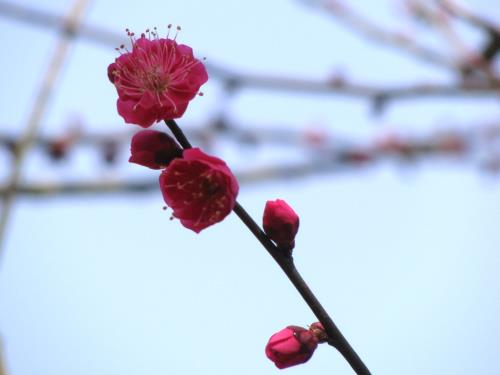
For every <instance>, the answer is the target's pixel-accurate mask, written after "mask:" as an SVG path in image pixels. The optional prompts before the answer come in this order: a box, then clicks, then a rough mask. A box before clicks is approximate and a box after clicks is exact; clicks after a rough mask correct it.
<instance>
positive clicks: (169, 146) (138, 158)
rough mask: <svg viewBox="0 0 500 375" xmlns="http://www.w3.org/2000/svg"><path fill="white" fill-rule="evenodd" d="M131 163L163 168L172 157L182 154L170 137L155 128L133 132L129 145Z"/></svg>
mask: <svg viewBox="0 0 500 375" xmlns="http://www.w3.org/2000/svg"><path fill="white" fill-rule="evenodd" d="M130 151H131V153H132V156H130V159H129V160H128V161H129V162H131V163H135V164H139V165H143V166H145V167H148V168H151V169H162V168H165V167H166V166H167V165H168V164H169V163H170V162H171V161H172V160H173V159H175V158H178V157H181V156H182V150H181V148H180V147H179V146H178V145H177V143H176V142H175V141H174V139H173V138H172V137H170V136H169V135H167V134H165V133H162V132H159V131H156V130H143V131H140V132H139V133H137V134H135V135H134V136H133V138H132V144H131V147H130Z"/></svg>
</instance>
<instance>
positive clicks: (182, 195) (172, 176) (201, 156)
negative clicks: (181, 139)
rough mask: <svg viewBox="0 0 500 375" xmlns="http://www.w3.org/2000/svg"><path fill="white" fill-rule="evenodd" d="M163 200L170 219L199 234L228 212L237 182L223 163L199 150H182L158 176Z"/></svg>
mask: <svg viewBox="0 0 500 375" xmlns="http://www.w3.org/2000/svg"><path fill="white" fill-rule="evenodd" d="M160 188H161V191H162V194H163V199H164V200H165V202H166V203H167V205H168V206H170V207H171V208H172V209H173V211H174V213H173V216H174V217H176V218H178V219H180V221H181V224H182V225H184V226H185V227H186V228H188V229H191V230H193V231H195V232H196V233H199V232H200V231H202V230H203V229H205V228H206V227H208V226H210V225H212V224H215V223H218V222H219V221H222V220H223V219H224V218H225V217H226V216H227V215H229V213H231V211H232V209H233V207H234V204H235V202H236V196H237V195H238V189H239V187H238V181H236V178H235V177H234V175H233V174H232V173H231V170H230V169H229V168H228V166H227V165H226V163H225V162H224V161H222V160H221V159H219V158H216V157H213V156H209V155H207V154H205V153H204V152H202V151H201V150H200V149H198V148H191V149H188V150H184V152H183V158H182V159H175V160H173V161H172V162H171V163H170V164H169V165H168V167H167V168H166V169H165V170H164V171H163V173H162V174H161V176H160Z"/></svg>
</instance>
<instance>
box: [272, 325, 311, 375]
mask: <svg viewBox="0 0 500 375" xmlns="http://www.w3.org/2000/svg"><path fill="white" fill-rule="evenodd" d="M317 346H318V340H317V339H316V336H315V335H314V334H313V333H312V332H310V331H308V330H307V329H305V328H302V327H296V326H288V327H286V328H285V329H282V330H281V331H279V332H278V333H275V334H274V335H272V336H271V338H270V339H269V342H268V343H267V345H266V355H267V358H269V359H270V360H271V361H273V362H274V364H275V365H276V367H277V368H279V369H283V368H287V367H291V366H295V365H298V364H301V363H304V362H307V361H308V360H309V358H311V356H312V355H313V353H314V351H315V350H316V347H317Z"/></svg>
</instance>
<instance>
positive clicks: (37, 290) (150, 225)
mask: <svg viewBox="0 0 500 375" xmlns="http://www.w3.org/2000/svg"><path fill="white" fill-rule="evenodd" d="M19 3H23V4H32V5H36V6H38V7H43V8H45V9H47V10H52V11H56V12H62V11H64V10H65V9H67V8H68V6H69V3H68V1H66V0H53V1H49V0H44V1H37V2H35V1H27V0H23V1H19ZM360 3H361V4H363V7H362V9H363V11H365V12H366V13H367V14H370V15H372V16H374V17H376V18H377V19H379V20H382V21H383V22H384V23H386V24H387V25H389V26H391V25H393V26H394V25H395V24H394V20H395V19H396V18H397V13H395V11H394V10H390V9H391V8H390V7H386V5H387V4H392V3H393V2H390V1H383V2H382V1H380V2H376V4H377V5H375V2H368V1H366V2H360ZM470 3H472V2H470ZM493 3H498V2H496V1H495V2H493ZM491 4H492V2H491V1H486V0H483V1H477V2H474V5H475V6H477V7H478V8H479V9H482V10H483V11H484V12H488V11H490V10H491ZM497 5H498V4H497ZM392 9H394V8H392ZM86 22H89V23H92V24H96V25H100V26H103V27H107V28H109V29H111V30H121V29H125V28H126V27H129V28H131V29H134V30H137V31H141V30H143V29H146V28H148V27H151V26H155V25H156V26H158V27H161V26H162V25H166V24H168V23H173V24H180V25H182V27H183V31H182V33H181V35H180V36H179V39H180V41H181V42H183V43H186V44H189V45H191V46H192V47H193V48H194V50H195V51H196V52H197V53H198V55H199V56H207V58H208V60H209V61H213V62H220V63H224V64H226V65H228V66H231V67H234V68H235V69H236V68H237V69H242V70H245V71H253V72H266V73H267V72H269V73H273V72H274V73H282V74H289V75H298V76H301V77H312V78H321V77H323V76H325V75H327V74H328V73H329V72H331V71H333V70H334V69H335V68H336V67H339V68H341V69H342V71H344V72H345V73H346V74H347V75H348V77H351V78H352V79H355V80H359V81H369V82H374V83H377V82H390V83H398V82H402V83H411V82H414V81H419V80H421V79H429V80H440V81H446V80H448V79H450V78H451V77H450V76H449V75H448V74H447V73H445V72H443V71H442V70H440V69H436V68H433V67H430V66H425V65H421V64H416V63H415V62H414V61H413V60H411V59H408V58H405V57H402V56H401V55H398V54H397V53H393V52H392V51H390V50H387V49H383V48H380V47H378V46H374V45H371V44H367V43H366V42H365V41H364V40H362V39H358V38H357V37H355V36H353V35H352V34H351V33H349V32H347V31H346V30H345V29H343V28H341V27H339V26H338V25H336V24H335V23H334V22H333V21H332V20H331V19H330V18H329V17H328V16H326V15H323V14H321V13H320V12H318V11H317V10H314V9H312V8H308V7H304V6H303V4H302V3H301V2H299V1H292V0H276V1H273V2H269V1H264V0H258V1H252V2H239V1H224V0H217V1H200V0H198V1H196V0H184V1H175V2H174V1H170V0H169V1H154V0H143V1H141V2H140V3H138V2H132V1H123V2H120V3H117V2H110V1H107V2H106V1H102V0H94V1H93V4H92V6H91V8H90V10H89V12H88V15H87V17H86ZM0 29H1V31H2V33H1V35H2V36H1V40H2V46H3V51H4V53H3V58H2V60H1V62H0V65H1V69H0V82H2V87H3V89H2V91H1V101H0V126H1V127H2V130H4V128H3V127H6V128H7V130H9V131H12V132H17V131H20V130H21V129H22V127H23V126H24V123H25V121H26V119H27V116H28V111H29V108H30V105H31V104H32V101H33V98H34V93H35V90H36V85H37V83H39V82H40V79H41V75H42V74H43V72H44V70H45V68H46V64H47V61H48V59H49V56H50V53H51V51H52V50H53V47H54V43H55V38H56V34H55V33H53V32H50V31H48V30H45V29H39V28H37V27H29V26H27V25H24V24H19V23H15V22H10V21H7V20H5V19H4V18H0ZM476 37H477V36H476V35H470V38H471V39H470V40H474V39H475V38H476ZM115 56H116V54H115V51H114V50H113V49H112V48H109V49H106V48H103V47H102V46H98V45H94V44H92V43H90V42H87V41H79V42H78V43H77V44H76V45H75V48H74V49H73V51H72V54H71V59H70V62H69V63H68V64H67V66H66V68H65V71H64V74H63V76H62V78H61V80H60V81H59V89H58V91H57V92H56V94H55V96H54V97H53V100H52V101H51V105H50V108H49V110H48V112H47V114H46V116H45V118H44V121H43V132H44V133H57V131H58V130H60V129H61V128H63V127H64V125H65V122H66V121H67V120H68V119H69V118H71V117H72V116H74V115H75V114H76V115H78V116H80V117H81V118H82V119H83V120H84V123H85V125H86V126H87V127H88V128H89V129H90V130H93V131H103V132H110V131H115V130H116V131H118V130H120V129H122V128H127V127H130V125H126V124H123V122H122V120H121V118H120V117H119V116H118V115H117V113H116V110H115V100H116V93H115V91H114V89H113V87H112V86H111V85H110V84H109V82H108V81H107V79H106V67H107V65H108V64H109V63H110V62H111V61H112V60H113V59H114V58H115ZM203 91H204V93H205V96H203V97H202V98H197V99H196V100H195V101H194V102H193V103H192V104H191V106H190V108H189V109H188V111H187V113H186V116H185V119H181V120H180V121H179V123H180V124H181V126H182V124H183V122H184V121H185V122H186V123H200V122H202V121H203V120H204V119H207V118H208V117H209V116H210V115H213V114H214V111H215V108H216V103H217V100H218V99H219V98H220V96H219V94H220V87H219V86H218V83H217V82H216V81H214V80H212V81H210V82H209V83H208V84H207V85H206V87H205V88H204V89H203ZM499 112H500V111H499V106H498V98H493V99H491V100H481V101H479V100H475V99H464V100H435V99H433V100H422V101H415V102H413V101H408V102H402V103H396V104H395V105H391V106H389V108H388V110H387V111H386V112H385V113H384V115H383V116H382V117H380V118H375V119H374V118H373V117H371V116H370V106H369V104H368V103H367V102H365V101H363V100H358V99H355V100H352V99H346V98H342V97H336V96H331V97H329V96H315V95H303V94H290V93H287V94H284V93H279V92H263V91H258V90H248V91H242V92H241V93H240V94H238V95H237V96H236V97H235V98H233V100H232V101H231V103H230V106H229V108H228V113H229V115H230V117H231V118H233V119H235V120H237V121H238V122H241V123H248V124H256V125H259V124H262V126H265V125H266V124H268V123H278V124H284V125H288V126H290V127H293V128H302V127H304V126H306V125H307V124H310V123H322V124H326V125H328V126H329V127H330V128H331V129H332V131H334V132H338V133H340V134H343V135H346V136H352V137H358V138H360V139H361V138H364V137H370V136H372V135H373V134H375V133H376V132H378V131H381V130H383V129H385V128H395V129H398V130H400V131H401V132H412V133H414V134H427V133H426V132H428V131H430V130H432V129H434V128H440V127H443V125H447V124H448V123H454V122H456V123H459V124H462V126H463V127H467V126H469V124H470V125H473V124H474V123H475V121H476V120H478V119H479V120H490V119H495V118H498V115H499ZM104 125H106V128H105V129H103V128H102V126H104ZM217 154H218V155H221V156H228V163H229V165H231V166H242V165H243V166H244V165H247V164H248V163H252V161H253V160H254V158H255V159H259V158H262V157H263V156H262V155H249V154H248V152H245V153H239V152H238V150H237V149H236V150H235V149H231V150H228V149H220V150H217ZM290 157H292V156H290ZM95 159H96V158H95V157H92V156H89V155H86V154H83V153H82V154H81V155H80V154H79V155H76V156H73V157H72V159H71V160H70V163H68V164H67V165H62V166H60V167H57V168H56V169H54V168H53V167H51V168H49V165H50V164H49V162H48V161H47V160H46V159H45V158H43V157H39V155H37V154H31V157H30V158H29V160H28V165H27V169H26V179H40V178H41V179H46V180H49V181H50V180H51V179H55V178H56V177H58V176H59V174H61V175H64V176H66V177H67V178H70V179H75V178H79V177H82V176H83V177H85V176H97V177H99V176H101V177H102V178H106V177H110V174H112V172H110V171H109V170H107V169H105V168H104V167H101V166H99V165H98V163H97V161H96V160H95ZM123 159H124V160H125V159H126V155H123ZM0 162H1V163H2V165H4V168H2V171H0V177H2V178H3V177H4V176H5V175H6V170H8V167H7V164H6V163H7V158H6V156H5V155H4V154H3V153H2V155H1V156H0ZM120 173H123V174H126V175H130V176H155V174H156V173H157V172H155V171H149V170H143V169H140V168H139V167H138V166H135V165H129V164H127V163H124V165H123V167H120ZM275 198H282V199H285V200H286V201H287V202H289V203H290V204H291V205H292V206H293V207H294V208H295V210H296V211H297V212H298V213H299V215H300V218H301V227H300V231H299V234H298V237H297V241H296V242H297V245H296V250H295V259H296V263H297V267H298V268H299V270H301V271H302V273H303V276H304V278H305V279H306V280H307V281H308V282H309V284H310V287H311V288H312V289H313V290H314V291H316V292H317V296H318V297H319V299H320V300H321V301H322V302H323V304H324V305H325V307H326V308H327V310H328V311H329V312H330V313H331V315H332V317H333V319H334V320H335V321H336V323H337V324H338V326H339V327H340V329H341V330H342V331H343V332H344V334H345V335H346V337H347V338H348V339H349V341H350V342H351V343H352V345H353V346H354V348H355V349H356V350H357V352H358V353H359V355H360V356H361V357H362V358H363V360H364V361H365V363H366V364H367V365H368V367H369V368H370V369H371V370H372V372H373V373H374V374H394V375H396V374H407V375H413V374H414V375H417V374H419V375H420V374H457V375H459V374H464V375H465V374H499V373H500V363H499V361H498V358H499V356H500V349H499V347H500V318H499V317H500V303H499V295H500V290H499V285H500V279H499V274H498V269H499V267H500V253H499V250H500V234H499V230H498V222H499V219H500V210H499V209H500V204H499V202H500V200H499V198H500V190H499V186H498V181H495V180H492V179H489V178H486V177H485V176H484V175H482V174H481V173H480V172H479V170H478V169H477V168H475V167H474V166H473V165H460V164H457V163H447V162H435V163H432V162H428V163H423V164H422V165H417V166H416V167H415V168H410V169H403V168H400V167H398V166H397V165H394V164H392V163H385V164H382V165H379V166H377V167H374V168H369V169H367V170H359V171H356V170H353V171H351V172H346V173H341V174H331V175H323V176H319V177H308V178H307V179H303V180H300V181H297V180H293V181H292V182H289V181H283V182H272V183H271V182H270V183H265V184H260V185H251V186H250V185H248V186H246V185H244V186H241V190H240V195H239V201H240V203H242V204H243V205H244V206H245V207H246V208H247V209H248V211H249V212H250V213H251V214H252V215H253V216H254V217H255V218H256V219H257V221H260V217H261V214H262V210H263V207H264V204H265V201H266V200H268V199H275ZM162 206H163V201H162V199H161V194H160V192H159V191H158V192H157V193H151V194H146V195H141V196H140V195H119V196H114V197H112V196H103V197H99V198H89V197H78V198H68V197H65V198H47V199H32V198H20V199H18V200H17V201H16V205H15V209H14V210H13V215H12V221H11V222H10V225H9V233H8V237H7V242H6V256H5V257H4V259H3V262H2V265H1V268H0V306H1V308H0V335H1V336H2V338H3V342H4V345H5V351H6V360H7V364H8V367H9V375H31V374H50V375H63V374H64V375H68V374H71V375H79V374H82V375H83V374H85V375H88V374H93V375H100V374H106V375H113V374H117V375H118V374H120V375H128V374H130V375H136V374H137V375H139V374H140V375H158V374H204V375H206V374H217V375H221V374H228V375H229V374H248V375H250V374H277V373H278V372H279V370H277V369H276V368H275V367H274V365H273V364H272V363H271V362H270V361H269V360H268V359H267V358H266V357H265V355H264V346H265V344H266V342H267V340H268V338H269V336H270V335H272V334H273V333H274V332H276V331H278V330H280V329H281V328H283V327H284V326H286V325H290V324H294V325H303V326H305V325H307V324H309V323H311V322H313V321H314V317H313V315H312V313H311V312H310V311H309V310H308V308H307V306H306V305H305V304H304V303H303V302H302V300H301V299H300V297H299V296H298V294H297V293H296V292H295V291H294V290H293V289H292V287H291V285H289V282H288V281H287V280H286V279H285V277H284V276H283V275H282V274H281V272H280V270H279V269H278V267H277V266H276V265H275V264H274V263H273V262H272V260H271V258H270V257H269V256H268V255H267V254H266V253H265V252H264V250H263V249H262V248H261V247H260V246H259V244H258V242H257V241H256V240H255V239H254V238H253V237H252V236H251V235H250V233H249V232H248V231H247V230H246V228H245V227H244V226H243V225H242V224H241V223H240V222H239V221H238V220H237V218H236V217H235V215H230V216H229V217H228V218H227V219H226V220H225V221H224V222H223V223H221V224H220V225H217V226H214V227H212V228H209V229H207V230H205V231H203V232H202V233H201V234H200V235H195V234H194V233H192V232H190V231H188V230H185V229H184V228H182V227H181V226H180V224H179V223H178V222H171V221H169V220H168V217H169V214H168V213H165V212H163V211H162V209H161V207H162ZM283 371H285V372H286V373H289V374H315V373H325V374H326V373H332V374H339V375H340V374H346V375H347V374H351V373H352V372H351V370H350V368H349V367H348V365H347V364H346V363H345V361H344V360H343V359H342V358H341V357H340V355H338V354H337V353H336V352H335V351H334V350H333V349H332V348H331V347H328V346H325V345H323V346H320V347H319V348H318V350H317V352H316V353H315V355H314V357H313V358H312V359H311V361H310V362H309V363H307V364H305V365H302V366H297V367H295V368H290V369H287V370H283Z"/></svg>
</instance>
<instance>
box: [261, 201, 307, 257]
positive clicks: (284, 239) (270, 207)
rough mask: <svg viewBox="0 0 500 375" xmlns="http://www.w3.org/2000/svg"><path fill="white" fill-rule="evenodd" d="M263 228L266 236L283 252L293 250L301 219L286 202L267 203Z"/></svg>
mask: <svg viewBox="0 0 500 375" xmlns="http://www.w3.org/2000/svg"><path fill="white" fill-rule="evenodd" d="M263 227H264V231H265V232H266V234H267V235H268V236H269V238H270V239H271V240H273V241H274V242H276V245H278V247H279V248H280V249H283V250H287V251H289V250H292V249H293V248H294V246H295V235H296V234H297V231H298V230H299V217H298V216H297V214H296V213H295V211H294V210H293V209H292V207H290V206H289V205H288V204H287V203H286V202H285V201H284V200H281V199H276V200H275V201H267V203H266V208H265V209H264V218H263Z"/></svg>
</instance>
